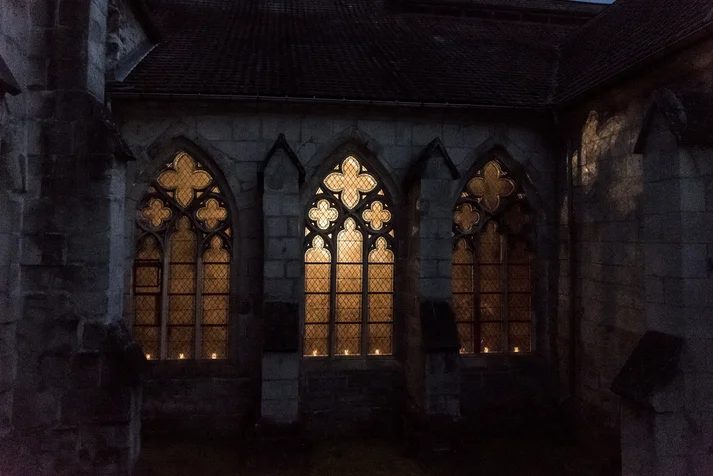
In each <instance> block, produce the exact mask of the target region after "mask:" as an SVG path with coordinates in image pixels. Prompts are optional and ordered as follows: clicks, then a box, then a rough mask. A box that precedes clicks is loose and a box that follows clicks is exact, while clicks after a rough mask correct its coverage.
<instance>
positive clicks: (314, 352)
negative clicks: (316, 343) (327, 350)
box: [312, 349, 318, 357]
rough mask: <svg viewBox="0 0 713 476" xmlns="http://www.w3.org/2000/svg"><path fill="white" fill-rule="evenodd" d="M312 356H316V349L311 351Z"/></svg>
mask: <svg viewBox="0 0 713 476" xmlns="http://www.w3.org/2000/svg"><path fill="white" fill-rule="evenodd" d="M312 355H314V356H315V357H316V356H317V355H318V353H317V349H314V350H313V351H312Z"/></svg>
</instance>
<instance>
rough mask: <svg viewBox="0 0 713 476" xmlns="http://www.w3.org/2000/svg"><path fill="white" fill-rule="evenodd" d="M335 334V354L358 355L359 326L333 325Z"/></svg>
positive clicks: (359, 341) (359, 348)
mask: <svg viewBox="0 0 713 476" xmlns="http://www.w3.org/2000/svg"><path fill="white" fill-rule="evenodd" d="M335 329H336V332H337V347H336V350H335V351H336V353H337V354H339V355H344V356H348V355H359V354H360V353H361V324H335Z"/></svg>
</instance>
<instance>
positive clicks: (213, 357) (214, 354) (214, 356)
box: [210, 352, 218, 360]
mask: <svg viewBox="0 0 713 476" xmlns="http://www.w3.org/2000/svg"><path fill="white" fill-rule="evenodd" d="M210 358H211V359H213V360H215V359H217V358H218V354H216V353H215V352H213V353H212V354H210Z"/></svg>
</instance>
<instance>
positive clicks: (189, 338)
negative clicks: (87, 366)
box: [133, 152, 232, 360]
mask: <svg viewBox="0 0 713 476" xmlns="http://www.w3.org/2000/svg"><path fill="white" fill-rule="evenodd" d="M138 209H139V212H138V217H137V220H136V228H137V237H138V238H137V243H138V251H137V253H136V259H135V260H134V283H133V292H134V334H135V337H136V340H137V341H138V342H139V343H140V344H141V345H142V347H143V349H144V351H145V353H146V357H147V359H149V360H159V359H160V360H164V359H178V360H181V359H225V358H226V357H227V345H228V314H229V307H230V263H231V254H232V249H231V245H230V243H231V240H230V235H231V228H230V226H231V221H230V213H229V207H228V204H227V201H226V199H225V197H224V195H223V193H222V191H221V190H220V187H219V186H218V185H217V184H216V181H215V178H214V177H213V176H212V175H211V173H210V172H209V171H207V170H206V169H205V168H204V167H203V166H202V165H201V164H200V162H198V161H196V160H195V159H194V158H193V157H191V156H190V155H189V154H188V153H186V152H179V153H177V154H176V156H175V157H174V159H173V160H172V161H171V163H169V164H166V166H165V167H164V169H163V170H162V171H161V172H160V173H159V174H158V175H157V177H156V180H155V181H154V182H153V183H152V184H151V186H149V187H148V189H147V190H146V192H145V193H144V196H143V198H142V199H141V202H140V205H139V207H138Z"/></svg>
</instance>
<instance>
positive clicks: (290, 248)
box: [265, 238, 301, 260]
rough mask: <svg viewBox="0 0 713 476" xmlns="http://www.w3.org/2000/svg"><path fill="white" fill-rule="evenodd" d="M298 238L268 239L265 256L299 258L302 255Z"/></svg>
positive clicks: (267, 257)
mask: <svg viewBox="0 0 713 476" xmlns="http://www.w3.org/2000/svg"><path fill="white" fill-rule="evenodd" d="M300 251H301V250H300V243H299V240H298V239H297V238H270V239H268V240H267V249H266V250H265V258H266V259H268V260H278V259H297V258H298V257H299V256H300V254H301V253H300Z"/></svg>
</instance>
